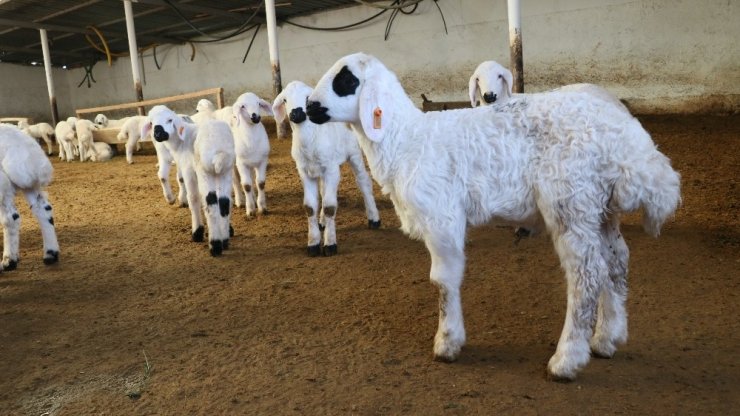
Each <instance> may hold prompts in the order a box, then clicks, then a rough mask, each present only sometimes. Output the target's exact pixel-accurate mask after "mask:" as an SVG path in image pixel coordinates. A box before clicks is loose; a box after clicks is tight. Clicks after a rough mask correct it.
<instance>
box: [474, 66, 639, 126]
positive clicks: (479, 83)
mask: <svg viewBox="0 0 740 416" xmlns="http://www.w3.org/2000/svg"><path fill="white" fill-rule="evenodd" d="M513 84H514V77H513V76H512V75H511V71H509V70H508V69H506V68H504V67H503V66H502V65H501V64H499V63H498V62H496V61H484V62H481V64H480V65H478V67H477V68H476V69H475V71H474V72H473V75H471V76H470V81H469V82H468V94H469V96H470V105H471V106H473V107H477V106H478V104H479V103H480V101H479V100H478V97H480V96H482V98H483V102H484V103H485V104H493V103H495V102H505V101H506V100H508V99H509V98H511V97H512V96H513V95H514V94H513V93H512V90H511V88H512V86H513ZM553 91H572V92H584V93H587V94H591V95H592V96H594V97H596V98H600V99H602V100H604V101H607V102H609V103H612V104H613V105H615V106H616V107H618V108H619V109H620V110H622V111H624V112H625V113H627V114H629V110H628V109H627V107H625V105H624V104H622V102H621V101H619V99H618V98H617V97H615V96H614V95H612V93H610V92H609V91H607V90H605V89H604V88H602V87H599V86H598V85H594V84H586V83H581V84H570V85H564V86H562V87H560V88H556V89H555V90H553Z"/></svg>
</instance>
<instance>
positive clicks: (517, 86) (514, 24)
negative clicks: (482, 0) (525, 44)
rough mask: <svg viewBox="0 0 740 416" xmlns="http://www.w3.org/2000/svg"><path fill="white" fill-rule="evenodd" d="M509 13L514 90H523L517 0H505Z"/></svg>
mask: <svg viewBox="0 0 740 416" xmlns="http://www.w3.org/2000/svg"><path fill="white" fill-rule="evenodd" d="M506 5H507V10H508V14H509V50H510V54H511V73H512V75H514V85H513V87H514V88H513V90H514V92H518V93H522V92H524V60H523V55H522V15H521V8H520V4H519V0H507V2H506Z"/></svg>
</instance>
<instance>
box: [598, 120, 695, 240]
mask: <svg viewBox="0 0 740 416" xmlns="http://www.w3.org/2000/svg"><path fill="white" fill-rule="evenodd" d="M641 130H642V129H641ZM642 134H644V135H645V136H646V137H647V139H648V141H649V145H650V148H647V147H646V148H643V149H639V150H638V149H634V152H635V153H633V155H635V158H634V159H632V160H631V162H630V163H628V164H626V165H623V166H622V174H621V176H620V177H619V178H618V179H617V181H616V183H615V184H614V193H613V196H612V201H613V202H616V203H617V205H618V208H619V209H620V210H621V211H623V212H630V211H635V210H637V209H638V208H640V207H642V208H643V218H642V227H643V229H644V230H645V232H647V233H648V234H650V235H652V236H654V237H657V236H658V235H659V234H660V228H661V226H662V225H663V223H664V222H665V221H666V220H667V219H668V218H670V217H671V216H672V215H673V213H674V212H675V211H676V209H677V208H678V206H679V205H680V203H681V176H680V175H679V174H678V172H676V171H675V170H673V168H672V167H671V161H670V160H669V159H668V158H667V157H666V156H665V155H663V154H662V153H660V152H659V151H658V150H657V149H656V148H655V146H654V145H653V144H652V141H650V136H649V135H648V134H647V132H645V131H644V130H642ZM643 144H647V143H645V142H644V141H643ZM640 150H645V151H644V152H641V151H640Z"/></svg>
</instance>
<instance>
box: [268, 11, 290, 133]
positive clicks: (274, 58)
mask: <svg viewBox="0 0 740 416" xmlns="http://www.w3.org/2000/svg"><path fill="white" fill-rule="evenodd" d="M265 18H266V20H267V44H268V46H269V49H270V64H272V92H273V94H275V97H277V95H278V94H280V92H281V91H282V90H283V85H282V81H281V79H280V57H279V55H278V41H277V23H276V18H275V0H265ZM289 129H290V127H289V125H288V120H284V122H283V123H278V124H277V135H278V137H280V138H286V137H288V131H289Z"/></svg>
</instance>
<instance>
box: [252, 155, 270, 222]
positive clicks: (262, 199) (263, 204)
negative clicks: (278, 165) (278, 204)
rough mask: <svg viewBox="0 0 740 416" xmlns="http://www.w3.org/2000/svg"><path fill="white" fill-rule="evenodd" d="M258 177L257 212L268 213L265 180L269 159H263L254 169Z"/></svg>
mask: <svg viewBox="0 0 740 416" xmlns="http://www.w3.org/2000/svg"><path fill="white" fill-rule="evenodd" d="M254 173H255V177H256V178H257V213H258V214H260V215H267V194H266V193H265V181H266V179H267V177H266V175H267V160H264V161H262V162H261V163H260V164H259V166H257V167H256V168H255V169H254Z"/></svg>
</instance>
